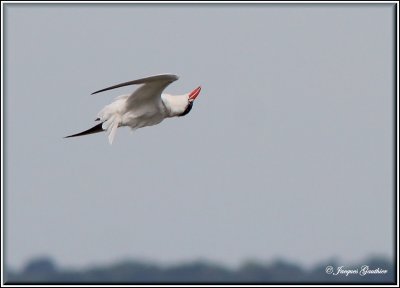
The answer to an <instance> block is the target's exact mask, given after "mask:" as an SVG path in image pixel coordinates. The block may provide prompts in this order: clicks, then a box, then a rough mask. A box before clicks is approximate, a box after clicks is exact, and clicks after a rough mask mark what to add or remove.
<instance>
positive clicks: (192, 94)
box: [189, 86, 201, 102]
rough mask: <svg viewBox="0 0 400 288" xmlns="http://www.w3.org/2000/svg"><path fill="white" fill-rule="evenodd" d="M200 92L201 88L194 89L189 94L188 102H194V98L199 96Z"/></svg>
mask: <svg viewBox="0 0 400 288" xmlns="http://www.w3.org/2000/svg"><path fill="white" fill-rule="evenodd" d="M200 91H201V87H200V86H199V87H197V88H196V89H194V90H193V91H192V92H190V93H189V101H191V102H192V101H194V99H196V97H197V96H198V95H199V94H200Z"/></svg>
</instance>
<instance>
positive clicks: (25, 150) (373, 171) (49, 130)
mask: <svg viewBox="0 0 400 288" xmlns="http://www.w3.org/2000/svg"><path fill="white" fill-rule="evenodd" d="M393 16H394V5H393V4H386V5H326V4H325V5H271V4H264V5H261V4H257V5H181V4H179V5H138V4H131V5H76V4H75V5H59V4H57V5H54V4H53V5H22V4H18V5H12V4H6V5H5V17H6V18H5V27H4V31H5V38H4V48H5V52H4V59H5V68H4V72H5V74H4V75H5V78H4V83H5V87H4V102H5V108H4V112H5V116H4V119H5V123H4V127H5V129H6V130H5V138H4V144H5V156H6V159H5V162H4V165H5V174H4V178H5V186H4V194H5V195H4V197H5V208H6V212H5V216H6V218H5V224H6V229H5V240H6V244H5V252H6V263H8V264H9V265H10V266H11V267H13V268H20V267H23V265H24V264H25V263H26V261H28V260H29V259H31V258H32V257H37V256H43V255H48V256H51V257H54V259H55V260H56V261H57V263H59V264H60V265H63V266H70V267H72V266H74V267H81V266H87V265H91V264H106V263H112V262H114V261H118V260H121V259H145V260H151V261H159V262H160V263H176V262H180V261H191V260H197V259H204V260H211V261H217V262H218V263H222V264H229V265H237V264H239V263H242V262H243V261H245V260H248V259H256V260H259V261H267V262H268V261H272V260H274V259H276V258H277V257H281V258H284V259H286V260H289V261H295V262H298V263H300V264H304V265H313V264H315V263H318V262H320V261H325V260H328V259H331V258H332V257H336V258H337V259H339V260H340V263H341V264H342V265H349V264H350V263H354V262H356V261H362V260H363V259H365V257H368V256H370V255H383V256H391V255H393V230H392V228H393V225H394V222H393V215H394V214H393V213H394V212H393V188H392V187H393V173H392V167H393V123H392V120H393V87H394V83H393V79H394V77H393V71H394V70H393V69H394V68H393V67H394V58H393V55H394V50H393V35H394V30H393V23H394V22H393ZM165 72H167V73H174V74H177V75H179V76H180V79H179V81H176V82H174V83H173V84H172V85H170V86H169V87H168V88H167V89H166V92H168V93H171V94H183V93H187V92H190V91H191V90H193V89H194V88H196V87H197V86H199V85H201V86H202V88H203V89H202V92H201V94H200V96H199V97H198V98H197V99H196V102H195V104H194V106H193V109H192V111H191V112H190V114H188V115H187V116H185V117H182V118H176V119H168V120H165V121H164V122H162V123H161V124H160V125H157V126H153V127H147V128H143V129H140V130H137V131H136V132H134V133H131V132H130V131H129V129H127V128H121V129H119V130H118V132H117V136H116V139H115V141H114V144H113V145H112V146H110V145H109V143H108V141H107V138H106V135H105V134H96V135H90V136H86V137H82V138H71V139H63V138H62V137H63V136H66V135H69V134H72V133H76V132H80V131H82V130H84V129H87V128H89V127H91V126H93V125H94V121H93V120H94V119H95V118H96V116H97V113H98V111H99V110H100V109H101V108H102V107H103V106H104V105H106V104H108V103H109V102H110V101H111V100H112V99H113V98H114V97H115V96H118V95H120V94H124V93H128V92H130V91H132V90H133V89H134V87H125V88H121V89H119V90H112V91H109V92H105V93H101V94H96V95H90V93H91V92H93V91H96V90H98V89H101V88H104V87H107V86H109V85H112V84H116V83H120V82H123V81H128V80H133V79H136V78H140V77H145V76H149V75H153V74H159V73H165Z"/></svg>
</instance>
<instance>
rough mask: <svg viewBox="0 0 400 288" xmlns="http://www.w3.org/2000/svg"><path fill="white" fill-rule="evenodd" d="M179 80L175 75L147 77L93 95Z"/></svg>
mask: <svg viewBox="0 0 400 288" xmlns="http://www.w3.org/2000/svg"><path fill="white" fill-rule="evenodd" d="M178 79H179V77H178V76H176V75H173V74H160V75H155V76H150V77H146V78H141V79H137V80H132V81H128V82H124V83H121V84H117V85H113V86H110V87H107V88H104V89H101V90H98V91H96V92H93V93H92V95H93V94H97V93H100V92H104V91H108V90H112V89H115V88H120V87H124V86H129V85H135V84H146V83H157V82H160V83H168V84H170V83H172V82H174V81H176V80H178ZM168 84H167V85H168Z"/></svg>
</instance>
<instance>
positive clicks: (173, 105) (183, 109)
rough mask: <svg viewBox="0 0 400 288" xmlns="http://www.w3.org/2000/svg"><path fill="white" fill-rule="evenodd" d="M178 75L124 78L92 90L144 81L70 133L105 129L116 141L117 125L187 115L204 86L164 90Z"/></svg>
mask: <svg viewBox="0 0 400 288" xmlns="http://www.w3.org/2000/svg"><path fill="white" fill-rule="evenodd" d="M178 78H179V77H178V76H176V75H172V74H161V75H155V76H150V77H146V78H142V79H137V80H132V81H129V82H124V83H121V84H117V85H114V86H111V87H107V88H104V89H101V90H98V91H96V92H93V93H92V95H93V94H96V93H99V92H104V91H107V90H111V89H115V88H119V87H124V86H128V85H134V84H143V85H142V86H140V87H139V88H138V89H136V90H135V91H134V92H133V93H132V94H130V95H129V94H128V95H122V96H119V97H117V98H115V101H114V102H112V103H111V104H109V105H107V106H105V107H104V108H103V109H102V110H101V111H100V112H99V113H98V115H97V119H96V120H95V121H100V123H99V124H97V125H95V126H94V127H92V128H90V129H88V130H86V131H83V132H80V133H77V134H73V135H70V136H66V137H65V138H69V137H77V136H83V135H88V134H93V133H98V132H102V131H106V132H107V134H108V141H109V142H110V144H112V143H113V141H114V138H115V134H116V132H117V128H118V127H123V126H128V127H130V128H131V129H132V130H135V129H138V128H141V127H145V126H152V125H156V124H158V123H160V122H161V121H163V120H164V119H165V118H170V117H176V116H177V117H180V116H185V115H187V114H188V113H189V112H190V110H191V109H192V107H193V102H194V100H195V99H196V97H197V96H198V95H199V94H200V90H201V87H200V86H199V87H197V88H196V89H194V90H193V91H192V92H190V93H187V94H183V95H170V94H164V93H162V92H163V91H164V89H165V88H166V87H167V86H168V85H169V84H171V83H172V82H174V81H176V80H178Z"/></svg>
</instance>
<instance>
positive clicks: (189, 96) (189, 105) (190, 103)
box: [178, 86, 201, 117]
mask: <svg viewBox="0 0 400 288" xmlns="http://www.w3.org/2000/svg"><path fill="white" fill-rule="evenodd" d="M200 91H201V87H200V86H199V87H197V88H196V89H194V90H193V91H192V92H190V93H189V94H186V95H187V105H186V108H185V110H184V111H183V113H181V114H179V115H178V116H179V117H181V116H185V115H187V114H189V112H190V110H192V107H193V102H194V100H195V99H196V97H197V96H198V95H199V94H200Z"/></svg>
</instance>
